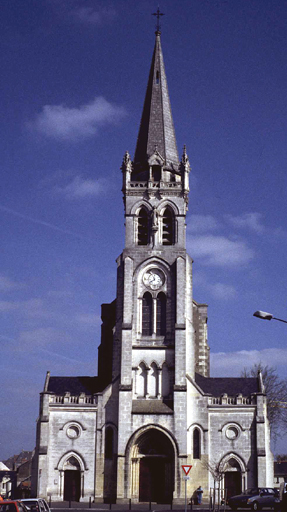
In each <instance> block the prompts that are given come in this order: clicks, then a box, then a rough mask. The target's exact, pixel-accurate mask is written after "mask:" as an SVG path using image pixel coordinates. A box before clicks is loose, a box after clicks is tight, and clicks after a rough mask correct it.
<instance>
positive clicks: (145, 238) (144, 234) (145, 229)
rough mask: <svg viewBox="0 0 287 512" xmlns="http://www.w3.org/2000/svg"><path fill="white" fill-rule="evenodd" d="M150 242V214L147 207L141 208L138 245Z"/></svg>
mask: <svg viewBox="0 0 287 512" xmlns="http://www.w3.org/2000/svg"><path fill="white" fill-rule="evenodd" d="M148 243H149V216H148V212H147V210H146V209H145V208H141V209H140V211H139V215H138V245H148Z"/></svg>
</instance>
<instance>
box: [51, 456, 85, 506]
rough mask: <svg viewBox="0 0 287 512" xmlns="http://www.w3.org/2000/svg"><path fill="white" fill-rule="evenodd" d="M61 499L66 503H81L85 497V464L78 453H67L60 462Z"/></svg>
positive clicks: (58, 467)
mask: <svg viewBox="0 0 287 512" xmlns="http://www.w3.org/2000/svg"><path fill="white" fill-rule="evenodd" d="M57 469H58V470H59V477H60V485H59V498H60V499H62V500H64V501H80V500H81V498H83V496H84V472H85V469H86V466H85V463H84V461H83V460H82V458H81V457H80V455H79V454H77V453H76V452H69V453H66V454H65V455H63V456H62V457H61V459H60V460H59V463H58V466H57Z"/></svg>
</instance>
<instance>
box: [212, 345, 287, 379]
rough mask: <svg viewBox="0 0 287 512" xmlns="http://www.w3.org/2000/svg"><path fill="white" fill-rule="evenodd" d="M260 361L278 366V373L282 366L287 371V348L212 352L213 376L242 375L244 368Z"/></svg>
mask: <svg viewBox="0 0 287 512" xmlns="http://www.w3.org/2000/svg"><path fill="white" fill-rule="evenodd" d="M259 362H261V363H262V364H263V365H268V366H274V367H277V369H278V373H280V367H282V370H283V371H284V372H285V373H286V365H287V348H286V349H285V348H283V349H281V348H266V349H262V350H240V351H238V352H217V353H211V369H212V376H213V377H222V376H224V377H228V376H229V377H235V376H240V374H241V372H242V371H243V369H244V368H250V367H251V366H253V365H254V364H255V363H259Z"/></svg>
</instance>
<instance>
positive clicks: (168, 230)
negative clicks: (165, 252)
mask: <svg viewBox="0 0 287 512" xmlns="http://www.w3.org/2000/svg"><path fill="white" fill-rule="evenodd" d="M173 243H174V220H173V213H172V211H171V210H170V208H166V209H165V210H164V212H163V217H162V245H173Z"/></svg>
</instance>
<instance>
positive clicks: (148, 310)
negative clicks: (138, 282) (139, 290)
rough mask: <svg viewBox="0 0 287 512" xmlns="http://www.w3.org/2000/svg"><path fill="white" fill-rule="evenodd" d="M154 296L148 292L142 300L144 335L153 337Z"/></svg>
mask: <svg viewBox="0 0 287 512" xmlns="http://www.w3.org/2000/svg"><path fill="white" fill-rule="evenodd" d="M152 310H153V307H152V296H151V294H150V293H149V292H146V293H145V294H144V296H143V300H142V335H143V336H151V335H152V333H153V329H152V323H153V318H152V317H153V315H152Z"/></svg>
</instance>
